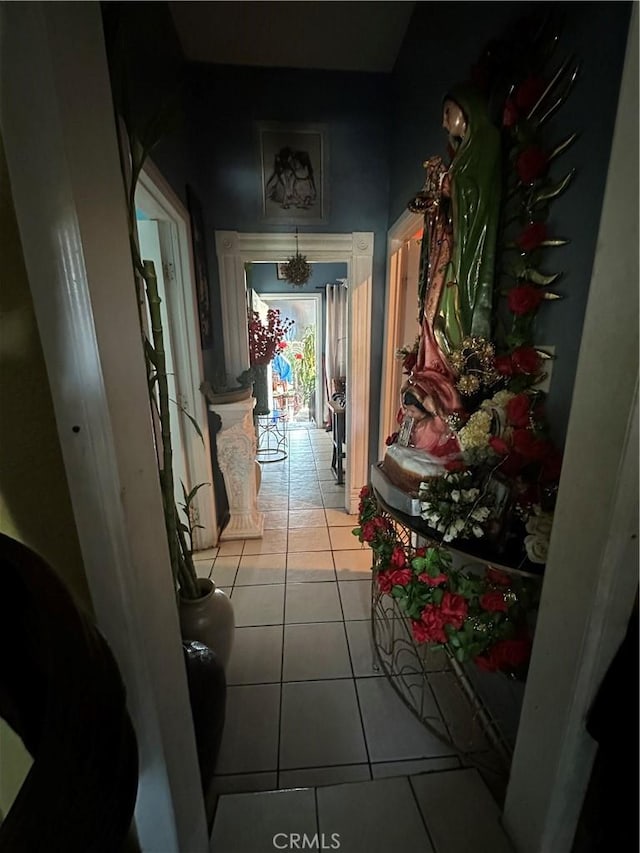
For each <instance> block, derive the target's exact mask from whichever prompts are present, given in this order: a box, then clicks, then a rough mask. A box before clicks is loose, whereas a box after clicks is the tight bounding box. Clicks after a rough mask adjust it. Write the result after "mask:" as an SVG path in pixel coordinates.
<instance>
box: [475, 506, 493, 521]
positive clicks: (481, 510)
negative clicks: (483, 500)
mask: <svg viewBox="0 0 640 853" xmlns="http://www.w3.org/2000/svg"><path fill="white" fill-rule="evenodd" d="M488 517H489V509H488V508H487V507H486V506H479V507H478V508H477V509H474V511H473V512H472V513H471V518H472V519H473V520H474V521H486V520H487V518H488Z"/></svg>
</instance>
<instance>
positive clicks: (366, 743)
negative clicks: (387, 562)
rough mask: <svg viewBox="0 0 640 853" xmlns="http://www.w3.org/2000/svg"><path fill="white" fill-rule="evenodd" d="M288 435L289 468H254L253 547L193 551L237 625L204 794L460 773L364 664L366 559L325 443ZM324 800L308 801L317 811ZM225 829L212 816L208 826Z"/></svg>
mask: <svg viewBox="0 0 640 853" xmlns="http://www.w3.org/2000/svg"><path fill="white" fill-rule="evenodd" d="M287 438H288V456H287V459H286V460H284V461H282V462H274V463H268V464H264V465H263V467H262V485H261V488H260V493H259V508H260V509H261V510H262V511H264V513H265V534H264V537H263V539H262V540H247V541H244V542H243V541H231V542H224V543H222V544H221V546H220V548H219V549H213V550H211V551H208V552H206V553H202V552H201V553H199V554H198V555H197V560H196V566H197V568H198V572H199V574H201V575H203V576H210V577H212V578H213V580H214V581H215V582H216V583H217V585H218V586H220V587H221V588H222V589H224V590H225V591H226V592H227V593H228V594H229V595H230V596H231V601H232V603H233V606H234V612H235V620H236V631H235V640H234V648H233V652H232V655H231V660H230V662H229V666H228V671H227V684H228V688H227V709H226V723H225V730H224V736H223V741H222V746H221V749H220V755H219V759H218V764H217V775H216V777H215V779H214V789H215V790H216V791H217V792H218V793H219V794H228V793H232V792H233V793H241V792H256V791H274V790H276V789H281V788H291V787H296V788H297V787H301V786H303V787H305V788H307V787H314V786H325V785H340V784H341V783H355V782H365V781H370V780H382V779H385V778H386V777H393V776H397V777H403V776H408V775H411V774H418V773H425V772H432V771H444V770H453V769H460V768H461V762H460V760H459V758H458V756H457V755H456V754H455V750H453V749H449V748H448V747H447V746H445V745H444V744H443V743H442V742H441V741H440V740H438V739H437V738H435V737H434V736H433V735H432V734H431V733H429V731H428V730H427V729H425V728H424V727H423V726H422V725H421V724H420V723H419V722H418V721H417V719H416V718H415V717H414V716H413V715H412V714H411V712H410V711H409V710H408V709H407V708H406V706H405V705H404V704H403V703H402V702H401V701H400V699H399V698H398V696H397V694H396V693H395V691H394V690H393V688H392V687H391V685H390V684H389V683H388V681H387V679H386V677H384V676H383V675H381V674H380V672H379V671H378V670H377V669H376V668H375V667H374V652H373V648H372V642H371V627H370V585H371V570H370V565H371V561H370V555H369V551H368V548H367V547H366V546H362V545H361V544H360V543H359V542H358V540H357V538H356V537H355V536H353V534H352V533H351V530H352V529H353V528H354V527H355V526H356V525H357V517H356V516H351V515H348V514H347V513H346V511H345V510H344V508H343V506H344V486H337V485H336V483H335V479H334V477H333V473H332V471H331V467H330V466H331V438H330V435H329V434H328V433H326V432H324V430H318V429H302V428H298V429H291V430H290V431H289V432H288V436H287ZM433 668H434V669H438V666H437V665H436V666H434V667H433ZM445 668H446V663H445V662H444V660H443V661H442V669H445ZM445 687H446V684H444V683H443V697H442V698H441V697H439V696H435V698H434V700H433V705H434V714H435V715H436V716H439V715H440V708H441V705H440V702H442V706H444V705H445V704H447V703H446V699H447V697H446V696H444V688H445ZM447 713H448V714H449V715H450V716H451V719H448V724H449V725H450V726H451V725H452V724H453V725H456V724H457V725H458V726H464V725H465V724H466V725H468V721H466V722H465V720H464V715H465V714H468V709H465V708H461V707H457V706H456V705H455V703H452V702H449V708H448V711H447ZM456 718H460V720H459V721H458V722H457V723H456ZM474 772H475V771H474ZM396 781H397V782H398V783H399V782H400V781H401V780H400V779H398V780H396ZM404 781H405V782H406V780H404ZM376 784H382V783H376ZM349 787H350V789H352V790H353V791H354V792H356V791H357V786H356V787H354V786H353V785H351V786H349ZM396 787H397V786H396ZM375 790H376V791H382V790H385V791H386V790H387V789H386V788H382V787H381V788H376V789H375ZM389 790H390V791H391V790H392V788H391V787H389ZM393 790H395V788H393ZM323 796H324V795H323ZM326 796H327V797H328V796H329V795H326ZM223 801H224V802H226V801H227V798H225V797H223V798H222V799H221V801H220V802H221V803H222V802H223ZM329 801H330V798H328V799H327V802H329ZM239 802H240V801H239ZM243 802H244V801H243ZM251 802H254V801H253V800H252V801H251ZM261 802H262V801H261ZM264 802H265V803H274V802H275V800H273V799H268V798H267V799H265V800H264ZM306 802H307V800H306V799H305V803H306ZM322 802H323V800H322V798H321V797H320V796H318V798H317V805H318V809H320V807H321V803H322ZM327 807H328V806H327ZM219 808H220V806H219V807H218V809H219ZM225 808H227V806H225ZM301 808H302V806H301ZM314 808H315V800H314ZM304 809H306V806H305V807H304ZM304 809H303V811H304ZM285 811H286V808H285ZM305 813H306V812H305ZM313 814H314V817H313V820H312V821H311V823H313V825H315V821H316V819H317V815H316V812H315V811H314V812H313ZM301 815H302V812H301ZM414 817H415V815H414ZM336 819H337V818H336ZM305 820H306V818H305ZM309 820H311V818H309ZM412 820H413V818H412ZM267 822H269V821H267ZM276 822H277V821H276ZM302 822H303V823H304V820H303V821H302ZM223 824H224V818H223V817H222V816H220V814H218V817H217V818H216V827H217V831H222V830H220V829H219V827H220V826H221V825H223ZM320 824H322V820H320ZM336 825H337V824H336ZM336 831H337V830H336ZM407 832H409V835H408V838H409V837H411V838H413V837H417V836H414V835H412V833H413V829H411V830H409V829H408V830H407ZM419 834H420V833H418V835H419ZM429 843H430V842H429ZM222 848H224V845H222ZM222 848H221V849H222ZM233 849H234V850H236V849H237V850H241V849H244V848H243V847H242V846H239V847H237V848H235V847H234V848H233ZM247 849H251V848H249V847H247ZM256 849H258V848H256ZM265 849H266V848H265ZM343 849H344V848H343ZM358 849H362V848H358ZM371 849H374V848H371ZM375 849H378V848H377V847H376V848H375ZM395 849H398V848H395ZM403 849H404V848H403ZM424 849H425V850H428V849H432V848H430V847H429V846H424ZM496 849H497V848H496Z"/></svg>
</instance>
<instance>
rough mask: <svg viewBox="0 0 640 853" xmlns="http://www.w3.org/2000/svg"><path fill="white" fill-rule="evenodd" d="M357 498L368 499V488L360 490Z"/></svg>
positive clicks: (364, 487)
mask: <svg viewBox="0 0 640 853" xmlns="http://www.w3.org/2000/svg"><path fill="white" fill-rule="evenodd" d="M359 497H360V498H368V497H369V486H363V487H362V488H361V489H360V494H359Z"/></svg>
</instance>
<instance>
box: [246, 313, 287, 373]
mask: <svg viewBox="0 0 640 853" xmlns="http://www.w3.org/2000/svg"><path fill="white" fill-rule="evenodd" d="M292 326H293V320H281V319H280V312H279V311H278V309H277V308H269V310H268V311H267V317H266V323H263V322H262V320H261V319H260V315H259V314H258V312H257V311H252V312H251V319H250V320H249V361H250V362H251V364H252V365H254V364H269V362H270V361H271V360H272V358H273V357H274V355H275V354H276V351H277V350H278V349H279V348H280V344H281V343H283V338H284V337H285V335H286V334H287V332H288V331H289V329H290V328H291V327H292Z"/></svg>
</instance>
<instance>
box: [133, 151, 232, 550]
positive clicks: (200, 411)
mask: <svg viewBox="0 0 640 853" xmlns="http://www.w3.org/2000/svg"><path fill="white" fill-rule="evenodd" d="M138 199H139V200H140V206H141V207H142V209H143V210H144V211H145V213H147V214H148V215H149V216H151V217H152V218H154V219H159V220H162V221H164V222H169V223H171V224H172V225H173V226H174V228H175V232H176V240H175V241H174V246H173V255H174V257H175V259H176V269H175V270H174V271H173V273H174V275H175V278H176V281H175V287H170V286H169V285H168V284H167V295H168V302H169V304H168V306H167V310H168V314H169V319H170V325H171V329H170V330H169V332H170V334H171V343H172V349H173V354H174V358H175V370H176V374H177V376H176V379H177V384H178V387H179V388H180V394H181V401H180V402H181V404H182V406H183V408H184V409H185V410H186V411H187V412H188V413H189V414H190V415H191V416H192V417H193V418H195V420H196V422H197V423H198V426H199V427H200V429H201V431H202V436H203V441H201V440H200V437H199V436H198V434H197V433H196V431H195V429H194V427H193V424H191V423H190V422H189V419H188V418H183V421H184V422H183V430H182V435H183V437H184V438H183V449H184V454H185V457H186V459H185V461H186V468H187V471H188V474H189V484H188V486H189V487H190V488H193V487H194V486H195V485H197V484H198V483H208V484H209V485H208V486H206V487H203V488H202V489H200V490H199V492H198V493H197V495H196V497H195V499H194V505H195V507H196V509H197V515H198V519H197V520H198V522H199V523H200V524H202V525H203V527H204V529H199V528H198V529H196V530H195V531H194V549H195V550H196V551H200V550H202V549H204V548H211V547H213V546H215V545H216V543H217V541H218V534H219V530H218V521H217V518H216V503H215V495H214V487H213V471H212V467H211V443H210V436H209V426H208V412H207V401H206V399H205V397H204V395H203V394H202V393H201V392H200V384H201V382H202V379H203V377H204V364H203V359H202V350H201V348H200V330H199V324H198V306H197V299H196V288H195V275H194V269H193V254H192V251H191V245H192V243H191V223H190V218H189V213H188V211H187V209H186V208H185V207H184V205H183V204H182V202H181V201H180V199H179V198H178V196H177V195H176V194H175V193H174V192H173V190H172V189H171V187H170V186H169V184H168V183H167V182H166V181H165V180H164V178H163V177H162V174H161V173H160V171H159V170H158V168H157V167H156V166H155V165H154V164H153V163H152V162H151V161H147V163H146V164H145V167H144V169H143V171H142V173H141V175H140V182H139V184H138V188H137V190H136V202H138Z"/></svg>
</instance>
